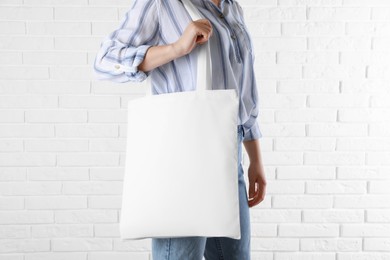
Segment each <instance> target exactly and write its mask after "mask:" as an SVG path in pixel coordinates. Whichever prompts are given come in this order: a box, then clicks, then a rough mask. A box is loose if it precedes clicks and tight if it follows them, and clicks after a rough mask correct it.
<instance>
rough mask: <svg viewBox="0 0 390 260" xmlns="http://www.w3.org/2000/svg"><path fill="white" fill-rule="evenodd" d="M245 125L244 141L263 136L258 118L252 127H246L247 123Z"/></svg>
mask: <svg viewBox="0 0 390 260" xmlns="http://www.w3.org/2000/svg"><path fill="white" fill-rule="evenodd" d="M243 126H244V127H243V128H244V139H243V142H245V141H249V140H255V139H259V138H261V137H262V136H263V135H262V133H261V131H260V127H259V123H258V122H257V120H256V121H255V123H254V124H253V126H251V127H250V128H247V127H245V125H243Z"/></svg>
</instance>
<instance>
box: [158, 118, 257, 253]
mask: <svg viewBox="0 0 390 260" xmlns="http://www.w3.org/2000/svg"><path fill="white" fill-rule="evenodd" d="M237 138H238V165H237V168H238V187H239V203H240V228H241V239H239V240H238V239H232V238H228V237H199V236H197V237H179V238H152V256H153V260H202V259H203V256H204V257H205V259H206V260H250V237H251V235H250V233H251V232H250V216H249V206H248V197H247V191H246V186H245V179H244V170H243V167H242V164H241V158H242V141H243V138H244V134H243V129H242V126H241V125H239V126H238V127H237Z"/></svg>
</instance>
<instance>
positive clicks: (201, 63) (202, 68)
mask: <svg viewBox="0 0 390 260" xmlns="http://www.w3.org/2000/svg"><path fill="white" fill-rule="evenodd" d="M181 1H182V3H183V5H184V8H185V9H186V10H187V11H188V13H189V15H190V16H191V18H192V20H193V21H194V20H198V19H202V18H203V16H202V15H201V13H200V12H199V10H198V8H196V7H195V6H194V4H193V3H192V2H191V0H181ZM195 48H197V50H195V51H198V61H197V72H196V85H195V86H196V91H201V90H211V89H212V88H211V84H212V64H211V55H210V39H209V40H208V41H207V42H206V43H204V44H202V45H198V46H196V47H195ZM193 51H194V50H193ZM147 86H148V89H147V91H146V95H147V96H151V95H152V89H151V82H150V77H148V81H147Z"/></svg>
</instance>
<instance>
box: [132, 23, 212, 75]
mask: <svg viewBox="0 0 390 260" xmlns="http://www.w3.org/2000/svg"><path fill="white" fill-rule="evenodd" d="M211 35H212V27H211V23H210V21H209V20H207V19H199V20H196V21H193V22H190V23H189V24H188V26H187V27H186V29H185V31H184V32H183V34H182V35H181V37H180V38H179V39H178V40H177V41H176V42H174V43H172V44H167V45H160V46H152V47H150V48H149V49H148V50H147V52H146V54H145V57H144V60H143V61H142V63H141V64H139V65H138V69H139V70H141V71H144V72H150V71H151V70H152V69H154V68H156V67H159V66H161V65H163V64H165V63H168V62H170V61H171V60H174V59H177V58H179V57H181V56H183V55H186V54H188V53H190V52H191V51H192V50H193V49H194V48H195V46H196V45H197V44H203V43H205V42H207V41H208V39H209V38H210V36H211Z"/></svg>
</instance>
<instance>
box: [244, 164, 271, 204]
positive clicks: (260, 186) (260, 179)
mask: <svg viewBox="0 0 390 260" xmlns="http://www.w3.org/2000/svg"><path fill="white" fill-rule="evenodd" d="M248 179H249V200H248V204H249V207H253V206H256V205H257V204H259V203H260V202H261V201H263V200H264V197H265V187H266V185H267V182H266V180H265V175H264V169H263V167H262V164H261V163H260V162H254V163H253V162H251V163H249V168H248Z"/></svg>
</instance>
